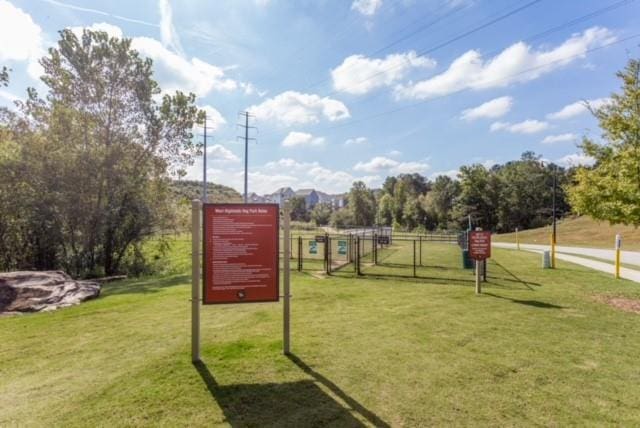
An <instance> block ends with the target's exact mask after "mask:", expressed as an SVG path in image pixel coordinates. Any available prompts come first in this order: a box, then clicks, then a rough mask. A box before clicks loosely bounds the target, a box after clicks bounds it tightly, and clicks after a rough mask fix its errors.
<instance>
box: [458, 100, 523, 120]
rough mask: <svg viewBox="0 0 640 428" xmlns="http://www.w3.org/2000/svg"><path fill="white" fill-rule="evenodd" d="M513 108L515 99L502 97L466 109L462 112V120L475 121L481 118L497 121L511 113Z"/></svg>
mask: <svg viewBox="0 0 640 428" xmlns="http://www.w3.org/2000/svg"><path fill="white" fill-rule="evenodd" d="M512 106H513V98H511V97H500V98H494V99H492V100H491V101H487V102H486V103H483V104H480V105H479V106H478V107H474V108H470V109H466V110H464V111H463V112H462V119H464V120H468V121H471V120H475V119H481V118H489V119H496V118H498V117H502V116H504V115H505V114H507V113H509V111H510V110H511V107H512Z"/></svg>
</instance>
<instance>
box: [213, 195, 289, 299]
mask: <svg viewBox="0 0 640 428" xmlns="http://www.w3.org/2000/svg"><path fill="white" fill-rule="evenodd" d="M203 217H204V228H203V232H204V238H203V241H204V242H203V243H204V269H203V272H204V281H203V289H204V292H203V303H204V304H220V303H248V302H277V301H278V298H279V295H280V292H279V291H280V290H279V276H278V275H279V272H278V271H279V269H278V257H279V237H278V234H279V218H280V213H279V207H278V205H277V204H249V205H246V204H204V215H203Z"/></svg>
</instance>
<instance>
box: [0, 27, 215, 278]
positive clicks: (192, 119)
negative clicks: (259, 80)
mask: <svg viewBox="0 0 640 428" xmlns="http://www.w3.org/2000/svg"><path fill="white" fill-rule="evenodd" d="M41 64H42V66H43V68H44V76H43V77H42V81H43V82H44V83H45V85H46V86H47V87H48V94H47V97H46V98H45V99H40V98H39V97H38V95H37V93H36V92H35V90H33V89H29V90H28V96H27V100H26V101H25V102H24V103H22V104H21V105H20V109H21V113H20V115H19V116H16V117H13V118H9V119H8V120H7V123H6V127H7V129H8V130H9V132H8V135H5V136H4V137H2V138H3V139H4V141H3V143H4V144H5V145H9V146H11V145H15V146H16V147H18V148H19V149H18V153H17V155H16V156H13V157H11V158H10V159H9V160H8V161H5V163H4V164H3V168H0V169H2V177H0V199H2V198H3V195H6V194H7V193H9V194H10V195H11V193H13V195H12V196H11V198H12V199H13V200H14V201H15V200H18V201H20V202H19V204H18V206H16V205H14V206H13V208H12V209H10V210H6V208H5V206H3V204H2V202H1V201H0V209H2V212H1V214H2V215H0V218H1V219H2V220H0V223H2V224H0V230H8V229H11V230H12V232H11V233H12V234H14V235H15V236H18V237H19V239H18V240H17V241H16V243H13V244H10V246H13V249H14V252H16V253H18V254H27V255H28V256H25V257H24V259H21V260H17V259H16V260H13V261H12V262H11V263H10V264H13V265H20V266H22V267H29V268H36V269H41V268H45V269H50V268H64V269H66V270H68V271H70V272H72V273H75V274H76V275H80V274H82V275H95V274H100V273H106V274H108V275H110V274H113V273H116V272H119V271H121V268H122V266H123V264H124V263H125V260H126V259H127V257H128V256H129V255H131V254H132V253H135V252H136V250H137V248H138V246H139V245H140V243H141V241H142V239H143V238H144V237H145V236H148V235H150V234H152V233H154V231H156V230H159V229H162V228H163V225H164V222H165V220H166V219H167V218H169V217H170V215H171V212H170V204H167V198H168V197H169V195H170V192H169V186H168V185H169V182H170V180H169V179H170V178H171V177H172V176H179V175H181V174H183V173H184V167H185V166H186V165H188V164H190V163H191V162H192V161H193V156H194V155H195V154H197V153H199V151H200V148H201V147H200V145H199V144H198V143H196V142H194V139H193V134H192V131H191V130H192V129H193V127H194V125H195V123H196V122H197V121H201V120H202V119H203V115H204V113H203V112H200V111H199V110H198V109H197V107H196V106H195V95H194V94H188V95H187V94H184V93H182V92H179V91H178V92H176V93H175V94H173V95H169V94H165V95H163V96H162V98H161V99H160V100H158V98H157V97H158V96H160V94H161V90H160V88H159V87H158V84H157V83H156V82H155V81H154V80H153V70H152V61H151V60H150V59H143V58H140V56H139V55H138V53H137V52H136V51H134V50H132V49H131V41H130V40H129V39H122V40H120V39H117V38H109V36H108V35H107V34H106V33H104V32H93V31H89V30H85V31H84V33H83V35H82V37H80V38H78V37H76V35H75V34H74V33H73V32H72V31H70V30H63V31H61V32H60V40H59V41H58V45H57V47H55V48H52V49H50V50H49V54H48V56H47V57H45V58H43V59H42V60H41ZM16 222H17V223H18V224H19V226H15V224H16ZM1 239H3V238H2V233H0V240H1ZM5 242H7V241H5Z"/></svg>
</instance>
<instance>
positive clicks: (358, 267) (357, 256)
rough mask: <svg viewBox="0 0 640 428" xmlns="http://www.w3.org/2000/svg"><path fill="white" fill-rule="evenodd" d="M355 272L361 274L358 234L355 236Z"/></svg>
mask: <svg viewBox="0 0 640 428" xmlns="http://www.w3.org/2000/svg"><path fill="white" fill-rule="evenodd" d="M356 273H357V274H358V275H362V272H361V271H360V236H358V237H357V238H356Z"/></svg>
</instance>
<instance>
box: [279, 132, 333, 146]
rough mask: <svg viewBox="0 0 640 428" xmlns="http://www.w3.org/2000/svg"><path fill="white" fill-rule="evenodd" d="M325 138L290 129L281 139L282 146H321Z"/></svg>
mask: <svg viewBox="0 0 640 428" xmlns="http://www.w3.org/2000/svg"><path fill="white" fill-rule="evenodd" d="M324 143H325V139H324V138H322V137H314V136H313V135H311V134H308V133H306V132H297V131H291V132H289V134H287V136H286V137H285V138H284V140H282V147H300V146H322V145H323V144H324Z"/></svg>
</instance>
